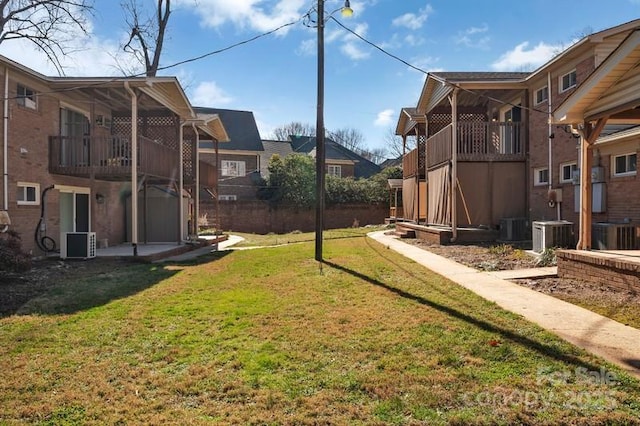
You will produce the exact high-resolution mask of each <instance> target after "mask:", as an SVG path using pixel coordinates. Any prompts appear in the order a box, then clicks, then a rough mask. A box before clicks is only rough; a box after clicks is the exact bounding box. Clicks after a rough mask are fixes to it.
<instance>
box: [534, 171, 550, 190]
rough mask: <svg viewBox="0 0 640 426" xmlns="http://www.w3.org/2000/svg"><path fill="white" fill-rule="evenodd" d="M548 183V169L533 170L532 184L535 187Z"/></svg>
mask: <svg viewBox="0 0 640 426" xmlns="http://www.w3.org/2000/svg"><path fill="white" fill-rule="evenodd" d="M548 183H549V169H547V168H546V167H544V168H539V169H533V184H534V185H536V186H540V185H546V184H548Z"/></svg>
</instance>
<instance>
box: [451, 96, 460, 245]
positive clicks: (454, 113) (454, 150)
mask: <svg viewBox="0 0 640 426" xmlns="http://www.w3.org/2000/svg"><path fill="white" fill-rule="evenodd" d="M449 100H450V102H451V126H452V127H453V128H452V129H451V231H452V237H451V242H452V243H455V242H456V241H457V240H458V206H457V204H458V203H457V198H458V89H454V90H453V96H451V98H449Z"/></svg>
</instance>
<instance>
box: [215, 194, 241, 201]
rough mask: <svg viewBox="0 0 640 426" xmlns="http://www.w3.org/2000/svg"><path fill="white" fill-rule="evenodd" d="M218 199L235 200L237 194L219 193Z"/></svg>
mask: <svg viewBox="0 0 640 426" xmlns="http://www.w3.org/2000/svg"><path fill="white" fill-rule="evenodd" d="M219 199H220V201H236V200H237V199H238V196H237V195H220V198H219Z"/></svg>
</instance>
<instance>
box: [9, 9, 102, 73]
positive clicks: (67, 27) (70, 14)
mask: <svg viewBox="0 0 640 426" xmlns="http://www.w3.org/2000/svg"><path fill="white" fill-rule="evenodd" d="M91 13H93V5H92V3H91V0H0V43H2V42H5V41H8V40H18V39H24V40H28V41H30V42H31V43H33V44H34V45H35V46H36V47H37V48H38V49H40V50H41V51H43V52H44V53H45V55H47V58H48V59H49V61H51V63H52V64H53V65H54V66H55V67H56V70H57V71H58V73H60V74H61V75H62V74H64V68H63V66H62V63H61V61H60V58H61V56H64V55H65V54H66V53H68V50H69V48H70V47H69V46H70V45H71V42H72V41H73V39H74V34H76V35H77V32H76V30H80V31H81V32H82V33H84V34H87V26H86V25H87V21H86V17H87V15H89V14H91Z"/></svg>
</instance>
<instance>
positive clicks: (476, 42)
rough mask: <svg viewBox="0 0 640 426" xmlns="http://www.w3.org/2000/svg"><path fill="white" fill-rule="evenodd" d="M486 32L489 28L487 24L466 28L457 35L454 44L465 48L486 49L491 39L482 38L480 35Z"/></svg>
mask: <svg viewBox="0 0 640 426" xmlns="http://www.w3.org/2000/svg"><path fill="white" fill-rule="evenodd" d="M487 31H489V26H488V25H487V24H482V25H481V26H479V27H470V28H467V29H466V30H464V31H461V32H459V33H458V36H457V37H456V43H457V44H463V45H465V46H467V47H475V48H480V49H486V48H487V47H488V44H489V41H490V40H491V37H489V36H482V34H485V33H486V32H487Z"/></svg>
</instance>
